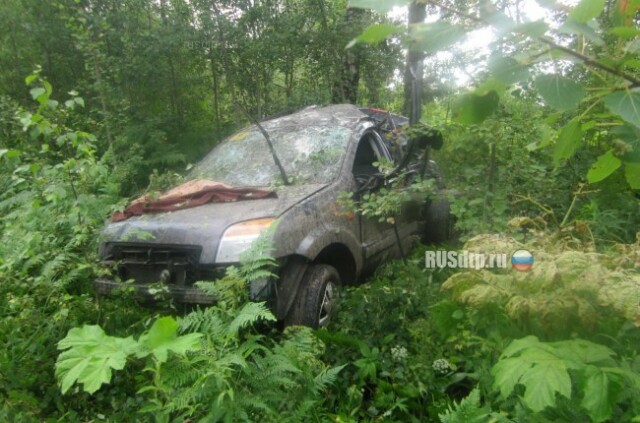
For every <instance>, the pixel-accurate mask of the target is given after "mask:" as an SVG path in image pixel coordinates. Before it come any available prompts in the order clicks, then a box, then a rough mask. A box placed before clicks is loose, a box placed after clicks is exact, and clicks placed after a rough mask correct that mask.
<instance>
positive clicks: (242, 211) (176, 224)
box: [101, 184, 327, 264]
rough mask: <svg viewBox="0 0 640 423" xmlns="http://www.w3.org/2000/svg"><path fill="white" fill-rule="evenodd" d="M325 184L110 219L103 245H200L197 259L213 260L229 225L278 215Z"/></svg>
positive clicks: (281, 189) (299, 186)
mask: <svg viewBox="0 0 640 423" xmlns="http://www.w3.org/2000/svg"><path fill="white" fill-rule="evenodd" d="M326 186H327V185H325V184H314V185H297V186H283V187H280V188H277V189H276V192H277V198H264V199H259V200H243V201H236V202H228V203H209V204H205V205H202V206H199V207H194V208H190V209H183V210H177V211H173V212H167V213H159V214H147V215H143V216H138V217H131V218H129V219H127V220H125V221H122V222H110V223H108V224H107V226H106V227H105V229H104V230H103V232H102V243H103V246H104V245H108V244H110V243H132V244H133V243H135V244H141V243H143V244H157V245H165V246H166V245H192V246H200V247H202V254H201V256H200V263H202V264H210V263H214V262H215V254H216V250H217V247H218V243H219V242H220V238H221V237H222V234H223V233H224V231H225V229H227V228H228V227H229V226H231V225H232V224H234V223H237V222H242V221H245V220H251V219H258V218H262V217H279V216H281V215H282V214H283V213H285V212H286V211H287V210H288V209H290V208H291V207H293V206H294V205H296V204H297V203H299V202H301V201H302V200H304V199H305V198H307V197H309V196H311V195H313V194H314V193H316V192H317V191H319V190H321V189H322V188H324V187H326ZM101 254H102V255H103V258H105V257H104V254H105V248H102V249H101Z"/></svg>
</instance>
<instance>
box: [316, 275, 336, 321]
mask: <svg viewBox="0 0 640 423" xmlns="http://www.w3.org/2000/svg"><path fill="white" fill-rule="evenodd" d="M334 303H335V290H334V285H333V282H331V281H329V282H327V285H326V286H325V288H324V293H323V294H322V303H321V304H320V313H319V315H318V326H319V327H324V326H326V325H327V324H328V323H329V320H331V316H332V314H333V307H334Z"/></svg>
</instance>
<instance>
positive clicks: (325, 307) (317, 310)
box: [285, 264, 340, 329]
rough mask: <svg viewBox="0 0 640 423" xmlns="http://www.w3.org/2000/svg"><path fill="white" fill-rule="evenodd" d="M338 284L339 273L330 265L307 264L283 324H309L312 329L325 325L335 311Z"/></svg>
mask: <svg viewBox="0 0 640 423" xmlns="http://www.w3.org/2000/svg"><path fill="white" fill-rule="evenodd" d="M338 286H340V275H339V274H338V272H337V271H336V269H334V268H333V267H332V266H328V265H326V264H314V265H311V266H309V268H308V269H307V271H306V272H305V274H304V276H303V278H302V282H301V285H300V289H299V290H298V295H297V296H296V299H295V301H294V303H293V306H292V307H291V310H290V311H289V315H288V316H287V318H286V319H285V324H286V325H287V326H292V325H302V326H309V327H311V328H314V329H315V328H319V327H325V326H327V324H329V321H330V320H331V318H332V317H333V316H334V314H335V311H336V299H337V298H336V294H337V288H338Z"/></svg>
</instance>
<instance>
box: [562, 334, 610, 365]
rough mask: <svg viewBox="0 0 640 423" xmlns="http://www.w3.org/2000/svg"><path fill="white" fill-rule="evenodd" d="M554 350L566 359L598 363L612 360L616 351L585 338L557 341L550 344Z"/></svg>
mask: <svg viewBox="0 0 640 423" xmlns="http://www.w3.org/2000/svg"><path fill="white" fill-rule="evenodd" d="M550 345H551V346H552V347H553V349H554V351H555V352H556V353H557V354H559V355H560V356H561V357H562V358H564V359H565V360H578V361H580V362H582V363H589V364H592V363H598V362H605V361H608V360H611V359H612V358H613V357H615V355H616V353H615V352H614V351H613V350H611V349H610V348H607V347H605V346H604V345H600V344H596V343H593V342H590V341H586V340H584V339H572V340H570V341H557V342H553V343H551V344H550Z"/></svg>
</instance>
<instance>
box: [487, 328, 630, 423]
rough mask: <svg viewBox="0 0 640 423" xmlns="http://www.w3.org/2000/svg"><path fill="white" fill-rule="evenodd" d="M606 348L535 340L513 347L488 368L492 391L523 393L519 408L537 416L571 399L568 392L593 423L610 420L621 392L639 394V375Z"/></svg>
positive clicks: (515, 343) (582, 342)
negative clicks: (521, 389)
mask: <svg viewBox="0 0 640 423" xmlns="http://www.w3.org/2000/svg"><path fill="white" fill-rule="evenodd" d="M614 357H615V353H614V352H613V351H612V350H610V349H609V348H607V347H605V346H603V345H599V344H594V343H593V342H589V341H585V340H583V339H572V340H568V341H558V342H540V341H539V340H538V338H536V337H535V336H527V337H525V338H522V339H517V340H515V341H513V342H512V343H511V344H510V345H509V346H508V347H507V348H506V349H505V350H504V351H503V353H502V355H501V356H500V360H499V361H498V363H497V364H496V365H495V366H494V367H493V369H492V374H493V376H494V384H493V386H494V389H495V390H496V391H499V392H500V394H501V395H502V397H504V398H507V397H509V396H510V395H512V394H513V393H514V392H516V386H517V385H522V386H523V387H524V394H523V395H522V396H521V398H522V401H523V403H524V404H525V405H526V406H527V407H528V408H530V409H531V410H533V411H534V412H540V411H542V410H544V409H545V408H547V407H554V406H556V404H557V397H558V396H562V397H565V398H567V399H570V398H571V397H572V395H573V392H576V393H577V395H578V397H579V398H580V405H581V406H582V407H583V408H584V409H585V410H586V411H587V414H588V415H589V417H590V418H591V419H592V421H594V422H602V421H605V420H608V419H610V418H611V417H612V414H613V409H614V406H615V405H616V404H617V402H618V400H619V399H620V397H621V395H622V392H623V391H624V390H629V391H630V392H629V395H630V396H632V397H634V396H636V397H637V395H638V393H640V375H639V374H638V373H635V372H633V371H631V370H630V369H629V368H625V367H622V366H621V365H620V364H619V363H618V362H616V361H615V360H614Z"/></svg>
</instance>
